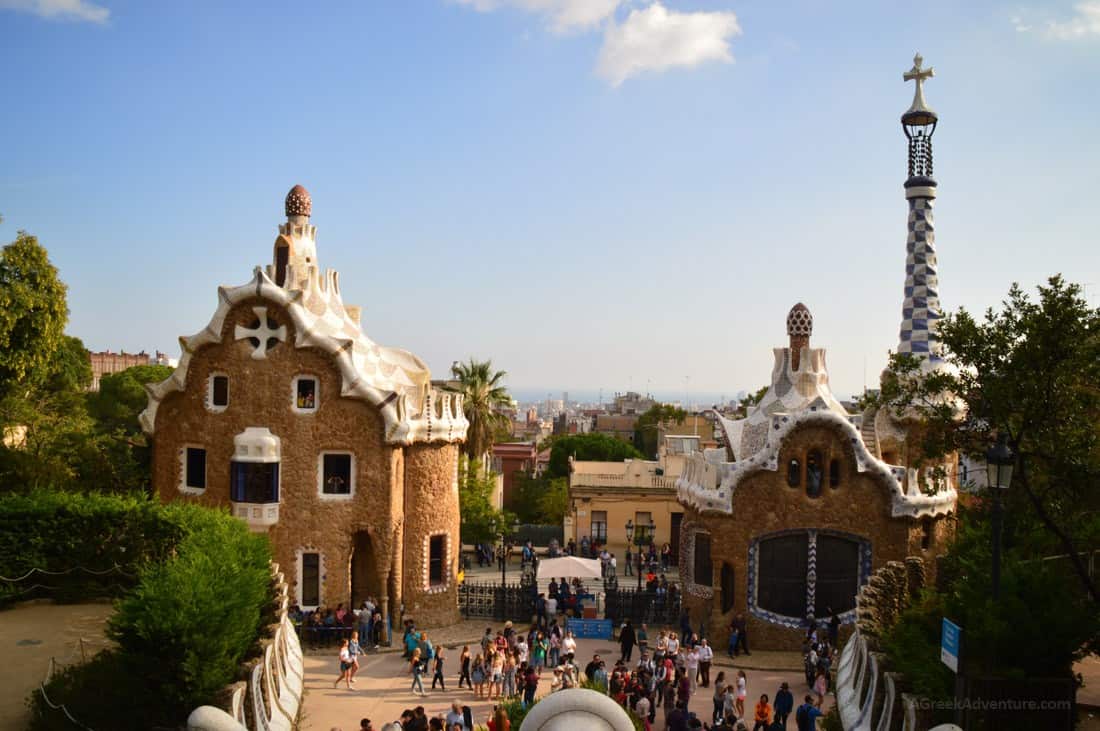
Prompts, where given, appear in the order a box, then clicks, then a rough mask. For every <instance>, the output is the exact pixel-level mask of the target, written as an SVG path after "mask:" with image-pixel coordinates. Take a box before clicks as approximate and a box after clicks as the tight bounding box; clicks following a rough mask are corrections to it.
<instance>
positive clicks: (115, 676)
mask: <svg viewBox="0 0 1100 731" xmlns="http://www.w3.org/2000/svg"><path fill="white" fill-rule="evenodd" d="M20 518H21V519H22V520H20ZM7 526H10V527H11V528H12V529H14V530H18V532H19V535H18V536H16V537H14V538H13V537H12V536H9V535H6V534H5V530H6V527H7ZM0 541H3V543H0V547H7V546H6V545H5V544H10V545H11V546H12V547H15V546H19V545H21V544H25V545H27V546H28V549H27V550H26V551H23V550H22V549H19V550H20V551H21V553H20V555H19V556H18V557H12V556H10V555H6V556H4V557H3V559H2V561H3V563H2V564H0V565H3V566H4V567H5V568H4V571H12V570H13V568H12V567H13V566H15V568H16V569H18V568H19V567H20V565H22V566H30V565H37V566H43V567H47V568H49V569H50V570H64V569H65V568H66V567H71V566H73V565H82V566H86V567H89V568H93V567H94V568H97V570H99V569H104V568H107V567H110V566H113V565H119V566H123V568H124V570H128V571H133V572H135V573H136V578H135V579H133V580H132V582H131V583H132V584H133V585H132V586H131V587H129V588H125V587H124V588H121V589H119V588H118V585H117V584H116V586H115V587H114V588H112V587H111V586H108V585H107V584H106V583H105V582H101V585H100V586H99V587H98V588H100V589H102V590H103V591H104V592H106V593H111V592H112V591H115V592H116V593H117V594H119V595H121V596H120V598H119V599H118V601H117V602H116V610H117V611H116V613H115V614H114V616H113V617H111V619H110V620H109V621H108V636H109V637H110V638H111V639H112V640H114V641H115V642H116V643H117V648H116V649H113V650H108V651H105V652H103V653H101V654H100V655H99V656H97V657H96V658H95V659H94V660H92V661H91V662H89V663H87V664H85V665H81V666H76V667H73V668H69V669H67V670H66V671H65V672H63V673H60V674H58V675H56V676H55V677H54V679H53V680H51V682H50V683H49V684H47V686H46V691H47V694H48V695H49V697H50V700H51V701H53V703H55V704H57V703H64V704H65V705H66V706H67V707H68V709H69V711H70V713H72V714H73V715H74V716H75V717H76V718H77V719H78V720H80V721H81V722H82V723H84V724H85V725H87V726H90V727H92V728H113V729H120V730H125V729H149V728H158V727H164V728H174V727H177V726H179V725H180V724H181V723H182V722H183V721H184V719H185V718H186V716H187V714H188V713H189V712H190V711H191V709H193V708H194V707H195V706H198V705H202V704H205V703H211V702H216V701H217V700H218V698H217V696H218V694H219V692H220V691H221V690H222V688H224V687H225V686H226V685H228V684H229V683H231V682H233V681H234V680H236V679H237V677H238V675H239V673H240V668H241V664H242V662H244V661H245V660H246V659H247V658H248V657H249V656H251V655H253V654H254V653H256V652H257V651H258V647H259V646H258V640H259V638H260V635H261V632H262V630H263V628H264V626H266V625H267V624H268V623H270V622H272V621H273V619H274V607H273V605H272V600H273V588H272V586H271V581H272V579H271V573H270V567H269V564H270V560H271V551H270V548H269V546H268V543H267V538H266V537H264V536H261V535H257V534H254V533H251V532H249V530H248V528H247V526H246V525H245V524H244V523H243V522H241V521H240V520H238V519H236V518H233V517H232V516H230V515H229V514H228V513H227V512H225V511H219V510H211V509H209V508H202V507H198V506H190V505H159V504H157V503H154V502H150V501H143V500H141V499H135V498H126V497H114V496H100V495H77V494H61V495H58V494H41V493H34V494H31V495H29V496H26V497H11V498H2V499H0ZM28 555H29V556H30V557H31V558H30V559H28V558H27V556H28ZM36 562H37V563H36ZM4 575H5V576H10V574H7V573H5V574H4ZM54 578H59V579H62V582H61V584H59V587H60V588H61V589H63V590H65V591H71V590H72V589H73V588H74V587H76V586H77V585H80V588H81V589H87V588H88V586H87V584H86V583H85V582H86V579H85V576H84V575H83V572H77V573H73V574H66V575H65V576H64V577H54ZM28 702H29V704H30V706H31V712H32V722H31V728H33V729H55V728H56V729H62V728H71V724H70V723H69V721H68V720H67V719H66V718H65V716H64V715H63V714H62V713H61V712H60V711H57V710H53V709H51V708H50V707H49V706H48V705H47V704H46V703H45V702H44V699H43V698H42V696H41V694H40V693H38V692H36V693H34V694H32V696H31V698H30V700H29V701H28Z"/></svg>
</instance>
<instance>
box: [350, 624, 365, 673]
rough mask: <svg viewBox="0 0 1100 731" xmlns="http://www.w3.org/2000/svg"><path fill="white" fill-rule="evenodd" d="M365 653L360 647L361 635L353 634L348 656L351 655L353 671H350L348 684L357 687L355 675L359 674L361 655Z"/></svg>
mask: <svg viewBox="0 0 1100 731" xmlns="http://www.w3.org/2000/svg"><path fill="white" fill-rule="evenodd" d="M362 652H363V650H362V649H360V647H359V633H358V632H352V633H351V641H350V642H348V654H349V655H351V670H349V671H348V682H349V683H351V684H352V685H355V674H356V673H357V672H359V655H361V654H362Z"/></svg>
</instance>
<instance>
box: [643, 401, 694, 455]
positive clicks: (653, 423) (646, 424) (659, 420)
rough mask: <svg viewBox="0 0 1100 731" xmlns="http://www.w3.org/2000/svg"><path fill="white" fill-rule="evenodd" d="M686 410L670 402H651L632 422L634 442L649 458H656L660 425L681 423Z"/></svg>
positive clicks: (685, 415) (684, 417)
mask: <svg viewBox="0 0 1100 731" xmlns="http://www.w3.org/2000/svg"><path fill="white" fill-rule="evenodd" d="M686 418H687V412H686V411H684V410H683V409H681V408H679V407H677V406H673V405H672V404H653V405H652V406H650V407H649V410H647V411H646V412H645V413H644V414H642V415H641V416H639V417H638V421H636V422H635V423H634V443H635V444H638V445H641V451H642V452H643V453H644V454H645V456H647V457H649V458H650V459H657V447H658V436H659V435H658V432H659V431H660V429H661V427H667V426H671V425H672V424H674V423H675V424H683V423H684V419H686Z"/></svg>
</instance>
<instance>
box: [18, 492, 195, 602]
mask: <svg viewBox="0 0 1100 731" xmlns="http://www.w3.org/2000/svg"><path fill="white" fill-rule="evenodd" d="M195 510H196V508H191V507H188V506H163V505H159V504H158V503H155V502H152V501H150V500H148V499H145V498H140V497H123V496H119V495H99V494H89V495H82V494H75V493H67V492H59V491H48V490H39V491H35V492H31V493H29V494H26V495H14V494H12V495H5V496H3V497H0V576H4V577H7V578H9V579H14V578H19V577H22V576H23V575H24V574H26V573H27V572H28V571H30V570H31V569H40V570H42V571H46V572H50V573H48V574H43V573H35V574H32V575H31V576H29V577H27V579H25V580H23V581H20V582H7V581H3V582H0V604H3V603H5V602H9V601H12V600H15V599H29V598H31V597H33V596H48V597H51V598H53V599H56V600H58V601H70V600H83V599H88V598H92V597H102V596H112V597H113V596H119V595H120V594H121V593H122V592H123V591H125V590H126V589H128V588H130V587H132V586H133V585H134V584H135V583H136V581H137V577H138V575H139V574H140V572H141V571H142V569H144V568H145V567H146V566H147V565H149V564H151V563H156V562H162V561H164V560H165V559H167V558H168V556H169V555H170V554H171V552H172V551H173V549H174V548H175V547H176V546H177V545H178V544H179V543H180V541H181V540H182V539H183V537H184V535H185V533H186V532H187V531H188V530H189V525H190V524H191V523H192V522H193V520H194V518H193V517H191V516H192V514H193V513H194V511H195ZM77 567H79V568H77ZM36 585H40V586H39V587H37V588H31V587H35V586H36Z"/></svg>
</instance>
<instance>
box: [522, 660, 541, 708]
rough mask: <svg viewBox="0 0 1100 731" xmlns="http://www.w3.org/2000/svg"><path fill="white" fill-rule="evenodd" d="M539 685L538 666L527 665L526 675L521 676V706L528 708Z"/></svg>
mask: <svg viewBox="0 0 1100 731" xmlns="http://www.w3.org/2000/svg"><path fill="white" fill-rule="evenodd" d="M538 687H539V671H538V668H535V667H532V666H528V667H527V675H526V676H525V677H524V678H523V707H524V708H530V707H531V704H533V703H534V702H535V691H536V690H537V689H538Z"/></svg>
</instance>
